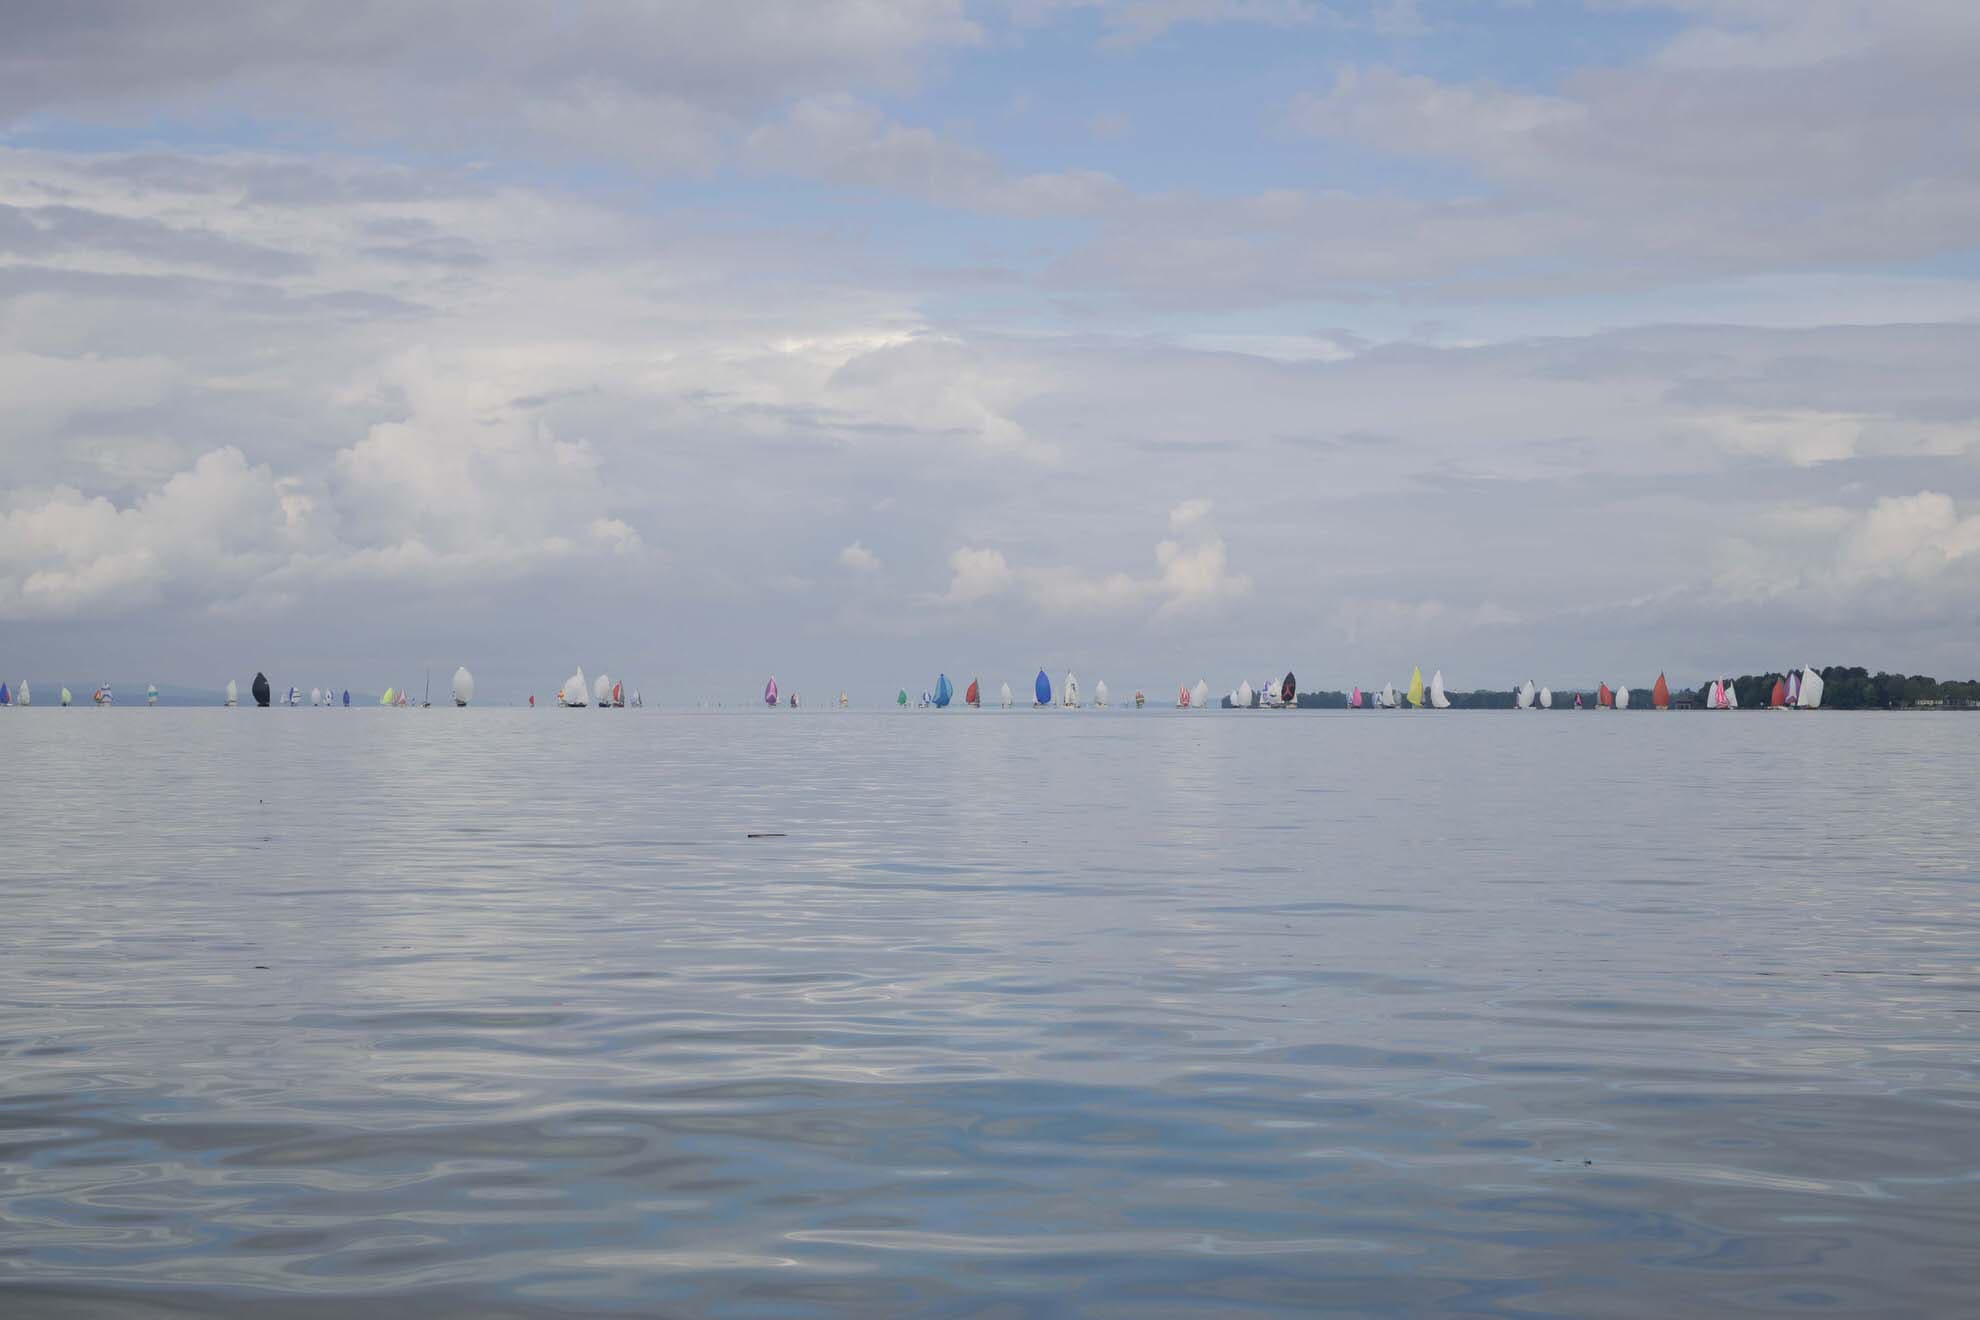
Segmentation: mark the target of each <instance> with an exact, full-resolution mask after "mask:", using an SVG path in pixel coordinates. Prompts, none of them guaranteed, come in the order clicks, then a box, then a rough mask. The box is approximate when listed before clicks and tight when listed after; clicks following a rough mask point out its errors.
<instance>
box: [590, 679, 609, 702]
mask: <svg viewBox="0 0 1980 1320" xmlns="http://www.w3.org/2000/svg"><path fill="white" fill-rule="evenodd" d="M591 703H592V704H593V705H594V706H596V707H598V709H600V710H610V709H611V708H612V676H611V675H610V674H600V675H599V676H598V677H597V678H595V679H593V680H592V682H591Z"/></svg>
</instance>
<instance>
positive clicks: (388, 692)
mask: <svg viewBox="0 0 1980 1320" xmlns="http://www.w3.org/2000/svg"><path fill="white" fill-rule="evenodd" d="M398 699H399V690H398V689H397V688H395V687H387V688H386V689H385V695H384V696H382V697H380V698H378V704H379V705H381V706H390V705H393V704H394V703H396V702H397V701H398Z"/></svg>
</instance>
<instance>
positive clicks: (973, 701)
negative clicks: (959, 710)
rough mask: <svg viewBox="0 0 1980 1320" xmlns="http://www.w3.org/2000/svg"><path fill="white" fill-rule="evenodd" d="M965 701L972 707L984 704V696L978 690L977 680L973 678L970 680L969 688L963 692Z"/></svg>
mask: <svg viewBox="0 0 1980 1320" xmlns="http://www.w3.org/2000/svg"><path fill="white" fill-rule="evenodd" d="M963 700H964V701H966V702H968V703H969V704H970V705H972V706H981V705H982V704H983V694H982V693H981V692H978V691H977V690H976V680H975V679H973V678H972V679H970V680H969V687H968V688H966V689H965V690H964V691H963Z"/></svg>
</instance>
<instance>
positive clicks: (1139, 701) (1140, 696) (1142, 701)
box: [1134, 688, 1148, 710]
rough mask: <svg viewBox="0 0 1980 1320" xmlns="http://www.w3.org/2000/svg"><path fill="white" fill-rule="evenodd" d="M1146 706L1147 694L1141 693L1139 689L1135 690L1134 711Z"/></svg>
mask: <svg viewBox="0 0 1980 1320" xmlns="http://www.w3.org/2000/svg"><path fill="white" fill-rule="evenodd" d="M1147 704H1148V694H1147V693H1146V692H1143V691H1142V690H1141V689H1140V688H1136V689H1135V690H1134V708H1135V709H1136V710H1140V709H1141V708H1142V707H1143V706H1146V705H1147Z"/></svg>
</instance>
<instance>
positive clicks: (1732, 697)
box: [1719, 678, 1739, 710]
mask: <svg viewBox="0 0 1980 1320" xmlns="http://www.w3.org/2000/svg"><path fill="white" fill-rule="evenodd" d="M1719 684H1720V687H1721V688H1722V689H1723V690H1724V691H1725V694H1726V709H1727V710H1738V709H1739V689H1737V688H1735V687H1734V686H1733V684H1732V680H1731V679H1729V678H1725V679H1720V680H1719Z"/></svg>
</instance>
